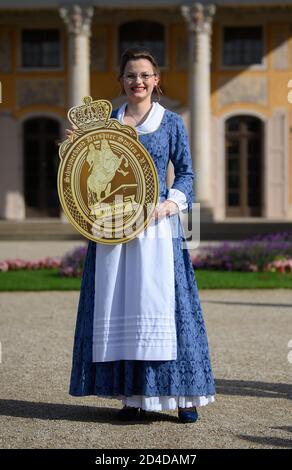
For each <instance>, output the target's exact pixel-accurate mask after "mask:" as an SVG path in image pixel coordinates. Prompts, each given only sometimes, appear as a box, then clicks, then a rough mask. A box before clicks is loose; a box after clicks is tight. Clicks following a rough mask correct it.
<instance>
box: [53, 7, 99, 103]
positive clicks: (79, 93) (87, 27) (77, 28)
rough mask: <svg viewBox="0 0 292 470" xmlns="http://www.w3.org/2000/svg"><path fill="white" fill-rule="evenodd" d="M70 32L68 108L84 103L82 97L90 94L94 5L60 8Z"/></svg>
mask: <svg viewBox="0 0 292 470" xmlns="http://www.w3.org/2000/svg"><path fill="white" fill-rule="evenodd" d="M60 16H61V18H63V20H64V22H65V24H66V25H67V28H68V33H69V60H68V67H69V75H68V76H69V83H68V85H69V93H68V108H71V107H72V106H77V105H80V104H82V98H83V97H84V96H87V95H90V34H91V19H92V16H93V8H92V7H88V6H87V7H85V6H84V7H81V6H79V5H73V6H71V7H64V8H60Z"/></svg>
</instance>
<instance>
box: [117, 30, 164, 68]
mask: <svg viewBox="0 0 292 470" xmlns="http://www.w3.org/2000/svg"><path fill="white" fill-rule="evenodd" d="M136 46H141V47H146V48H147V49H149V50H150V51H151V53H152V54H153V55H154V57H155V58H156V59H157V61H158V65H159V66H160V67H163V66H164V65H165V40H164V27H163V25H162V24H160V23H156V22H154V21H129V22H127V23H124V24H122V25H121V26H120V29H119V55H120V56H121V55H122V53H123V52H124V51H125V50H126V49H127V48H128V47H136Z"/></svg>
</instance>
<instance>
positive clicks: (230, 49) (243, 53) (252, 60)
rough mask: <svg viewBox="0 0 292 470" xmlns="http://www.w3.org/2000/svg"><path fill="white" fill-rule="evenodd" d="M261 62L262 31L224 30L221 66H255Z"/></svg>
mask: <svg viewBox="0 0 292 470" xmlns="http://www.w3.org/2000/svg"><path fill="white" fill-rule="evenodd" d="M262 61H263V30H262V28H261V27H260V26H259V27H258V26H257V27H249V28H247V27H245V28H234V27H232V28H231V27H226V28H224V38H223V65H227V66H230V65H237V66H238V65H242V66H245V65H255V64H262Z"/></svg>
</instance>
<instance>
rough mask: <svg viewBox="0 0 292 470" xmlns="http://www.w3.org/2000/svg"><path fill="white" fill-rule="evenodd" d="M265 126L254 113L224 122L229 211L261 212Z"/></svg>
mask: <svg viewBox="0 0 292 470" xmlns="http://www.w3.org/2000/svg"><path fill="white" fill-rule="evenodd" d="M262 154H263V126H262V122H261V120H260V119H258V118H256V117H253V116H235V117H232V118H230V119H228V120H227V121H226V124H225V162H226V180H225V188H226V199H225V200H226V215H227V217H228V216H229V217H251V216H261V215H262V200H263V187H262V186H263V155H262Z"/></svg>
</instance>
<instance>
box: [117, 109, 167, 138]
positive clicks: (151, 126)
mask: <svg viewBox="0 0 292 470" xmlns="http://www.w3.org/2000/svg"><path fill="white" fill-rule="evenodd" d="M126 106H127V103H124V104H123V105H122V106H121V107H120V108H119V109H118V114H117V119H118V121H120V123H121V124H124V116H125V110H126ZM164 111H165V108H164V107H163V106H161V104H159V103H158V102H157V101H154V102H153V103H152V108H151V110H150V113H149V114H148V116H147V118H146V119H145V121H144V122H142V124H140V125H139V126H136V127H135V129H136V131H137V132H138V134H148V133H149V132H154V131H156V130H157V129H158V128H159V126H160V124H161V121H162V118H163V115H164Z"/></svg>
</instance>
